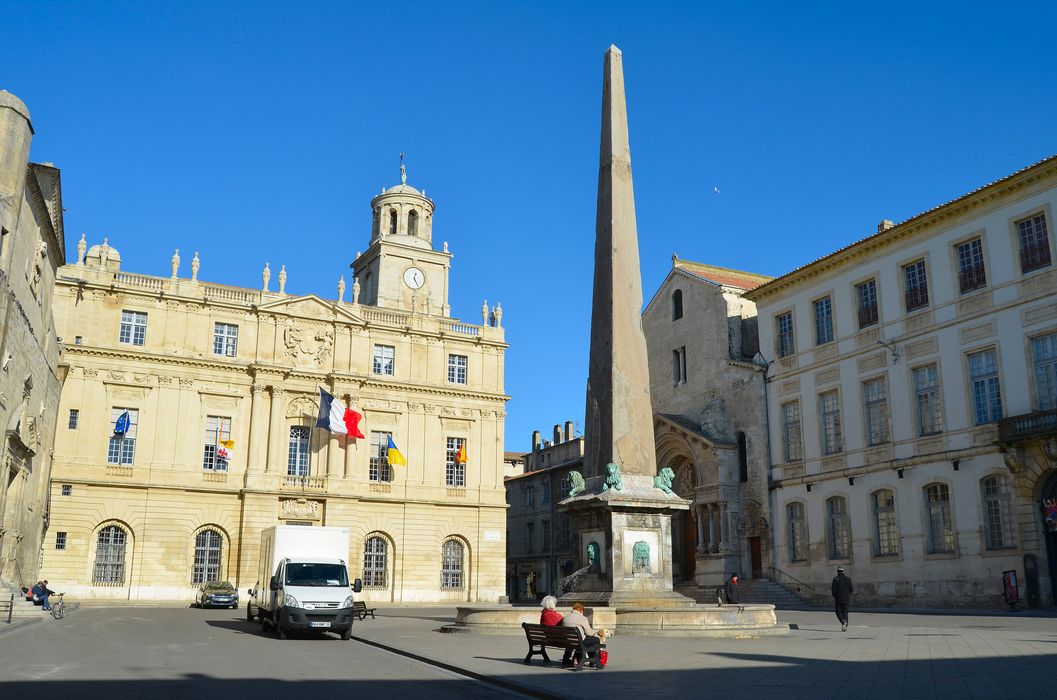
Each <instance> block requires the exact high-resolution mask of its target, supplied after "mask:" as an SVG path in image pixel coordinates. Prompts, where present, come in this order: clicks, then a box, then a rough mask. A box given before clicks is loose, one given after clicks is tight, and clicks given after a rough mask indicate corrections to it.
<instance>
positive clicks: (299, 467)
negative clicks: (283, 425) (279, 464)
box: [286, 425, 311, 476]
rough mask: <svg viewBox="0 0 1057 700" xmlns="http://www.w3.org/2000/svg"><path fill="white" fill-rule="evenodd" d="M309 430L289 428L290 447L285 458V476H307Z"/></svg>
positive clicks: (301, 427)
mask: <svg viewBox="0 0 1057 700" xmlns="http://www.w3.org/2000/svg"><path fill="white" fill-rule="evenodd" d="M310 431H311V428H308V427H306V426H303V425H292V426H290V447H289V450H288V451H287V456H286V475H287V476H308V467H309V455H310V453H309V451H308V441H309V436H310Z"/></svg>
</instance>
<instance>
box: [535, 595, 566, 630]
mask: <svg viewBox="0 0 1057 700" xmlns="http://www.w3.org/2000/svg"><path fill="white" fill-rule="evenodd" d="M542 605H543V610H541V611H540V624H541V625H547V627H557V626H558V625H560V624H561V623H562V614H561V613H560V612H558V611H557V610H555V608H557V607H558V599H557V598H555V597H554V596H552V595H549V596H547V597H546V598H544V599H543V603H542Z"/></svg>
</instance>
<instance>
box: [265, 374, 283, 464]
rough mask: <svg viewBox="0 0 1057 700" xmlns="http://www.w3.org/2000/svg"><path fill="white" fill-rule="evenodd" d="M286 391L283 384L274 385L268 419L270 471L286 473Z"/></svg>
mask: <svg viewBox="0 0 1057 700" xmlns="http://www.w3.org/2000/svg"><path fill="white" fill-rule="evenodd" d="M285 393H286V392H284V391H283V388H282V387H281V386H275V385H274V384H273V385H272V411H271V415H270V416H269V420H268V472H270V473H272V474H285V473H286V468H285V467H284V466H283V460H284V457H285V456H286V453H285V452H284V451H283V449H282V448H283V436H282V431H283V422H284V421H283V414H284V411H283V397H284V394H285Z"/></svg>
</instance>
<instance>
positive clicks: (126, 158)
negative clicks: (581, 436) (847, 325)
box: [0, 0, 1057, 450]
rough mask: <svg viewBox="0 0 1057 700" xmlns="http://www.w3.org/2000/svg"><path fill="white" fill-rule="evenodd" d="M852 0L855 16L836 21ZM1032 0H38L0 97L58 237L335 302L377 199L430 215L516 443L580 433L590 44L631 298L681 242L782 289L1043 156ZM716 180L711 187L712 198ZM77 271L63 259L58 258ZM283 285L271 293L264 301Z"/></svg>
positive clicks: (1044, 93)
mask: <svg viewBox="0 0 1057 700" xmlns="http://www.w3.org/2000/svg"><path fill="white" fill-rule="evenodd" d="M852 6H856V7H855V8H854V9H852ZM1055 21H1057V9H1055V8H1054V6H1053V5H1052V4H1050V3H976V4H974V3H912V4H900V3H889V2H886V3H879V4H867V3H833V4H808V3H778V2H775V3H753V4H749V3H701V2H698V3H686V4H681V3H620V2H606V3H531V4H512V3H484V2H480V3H469V4H458V3H420V2H399V3H363V4H360V3H337V2H336V3H315V2H301V3H269V2H253V3H234V2H219V3H217V2H182V3H168V4H162V3H133V2H128V3H116V2H115V3H106V4H103V3H98V4H93V3H89V2H78V3H53V2H44V1H40V0H37V1H35V2H24V3H16V4H15V5H14V6H12V7H8V8H6V9H5V27H4V30H5V31H4V37H5V49H6V50H5V55H4V59H3V62H2V63H0V88H3V89H7V90H10V91H11V92H13V93H15V94H16V95H18V96H19V97H21V98H22V99H23V100H24V101H25V102H26V103H27V104H28V106H29V108H30V110H31V112H32V115H33V123H34V127H35V128H36V136H35V138H34V141H33V150H32V154H31V157H32V158H33V160H36V161H51V162H54V163H55V164H56V165H57V166H59V167H60V168H61V169H62V175H63V193H64V201H65V204H66V207H67V212H66V230H67V245H68V248H69V249H70V250H71V251H72V250H73V249H74V247H75V242H76V240H77V238H79V236H80V233H81V232H82V231H84V232H86V233H87V234H88V239H89V241H90V242H93V243H95V242H100V241H101V239H102V237H103V236H108V237H109V238H110V242H111V243H112V244H113V245H114V246H115V247H117V248H118V249H119V250H120V251H121V254H122V258H123V269H126V270H130V271H135V272H141V273H146V274H161V275H168V274H169V258H170V256H171V255H172V250H173V248H176V247H178V248H180V250H181V254H182V255H183V256H184V264H185V269H184V270H183V273H184V274H187V269H186V265H187V263H188V262H189V261H190V257H191V254H193V251H195V250H197V251H199V255H200V257H201V260H202V268H201V272H200V277H201V278H202V279H206V280H210V281H216V282H220V283H226V284H239V285H246V286H251V287H256V286H257V285H258V284H259V283H260V270H261V268H262V267H263V265H264V261H265V260H268V261H269V262H270V263H271V266H272V269H273V270H277V269H278V267H279V265H280V264H284V263H285V264H286V268H287V271H288V273H289V281H288V284H287V291H288V292H290V293H295V294H302V293H316V294H319V295H321V296H324V297H328V298H334V297H335V295H336V282H337V278H338V276H339V275H341V274H342V273H346V272H347V270H348V267H347V266H348V263H349V262H350V261H351V260H352V259H353V257H354V256H355V253H356V251H357V250H363V249H364V248H366V245H367V242H368V240H369V234H370V208H369V206H368V202H369V200H370V198H371V197H372V196H373V195H374V194H376V193H377V192H378V191H379V190H380V188H381V187H382V186H392V185H393V184H396V183H397V182H398V181H399V172H398V160H397V154H398V153H399V152H400V151H404V152H406V153H407V165H408V181H409V183H410V184H413V185H416V186H418V187H425V188H426V190H427V193H428V194H429V195H430V196H431V197H432V198H433V199H434V200H435V202H436V203H437V212H436V217H435V223H434V238H435V241H436V242H437V244H438V245H439V242H440V241H444V240H447V241H448V242H449V245H450V247H451V250H452V252H453V253H455V259H454V263H453V268H452V273H451V289H452V291H451V304H452V311H453V315H455V316H459V317H462V318H463V319H465V320H466V321H468V322H472V323H476V322H479V320H480V306H481V301H482V299H484V298H487V299H488V300H489V302H490V303H495V302H496V301H501V302H502V305H503V310H504V318H503V321H504V325H505V326H506V327H507V339H508V341H509V342H510V344H511V347H510V350H509V351H508V354H507V364H506V368H507V374H506V379H507V391H508V393H509V394H511V395H512V396H513V399H512V400H511V402H510V404H509V407H508V415H507V425H506V428H507V433H506V435H507V439H506V446H507V449H521V450H524V449H527V448H528V447H529V435H530V432H531V431H532V430H533V429H534V428H540V429H542V430H543V431H544V433H545V434H547V432H548V429H549V426H551V425H553V424H554V423H558V422H563V421H565V420H566V419H572V420H575V421H577V423H578V424H579V423H582V420H583V411H584V390H585V386H586V380H587V378H586V374H587V352H588V347H587V346H588V339H589V315H590V290H591V264H592V254H593V238H594V215H595V187H596V184H597V172H598V131H599V109H600V95H601V73H602V55H603V52H604V51H605V49H606V47H608V46H609V44H610V43H616V44H617V45H618V46H620V47H621V49H622V50H623V52H624V64H625V78H626V81H627V91H628V99H629V114H630V125H631V147H632V161H633V169H634V177H635V193H636V207H637V214H638V223H639V246H640V254H641V259H642V272H643V286H644V293H645V296H646V298H647V300H648V298H649V297H650V295H651V294H652V293H653V292H654V291H655V290H656V288H657V286H658V285H659V284H660V282H661V281H662V280H663V279H664V276H665V275H666V274H667V272H668V270H669V268H670V265H671V255H672V253H678V254H679V256H680V257H684V258H689V259H693V260H700V261H704V262H709V263H712V264H716V265H723V266H727V267H734V268H739V269H745V270H751V271H754V272H761V273H766V274H772V275H776V274H781V273H783V272H786V271H788V270H789V269H791V268H793V267H796V266H798V265H800V264H803V263H805V262H807V261H809V260H812V259H814V258H816V257H818V256H820V255H823V254H825V253H827V252H830V251H832V250H834V249H836V248H838V247H840V246H842V245H845V244H846V243H848V242H850V241H852V240H855V239H858V238H861V237H863V236H865V235H868V234H870V233H871V232H873V231H874V230H875V227H876V224H877V222H878V221H879V220H881V219H883V218H888V219H893V220H896V221H899V220H902V219H905V218H907V217H909V216H912V215H913V214H915V213H917V212H919V211H922V210H924V209H927V208H929V207H931V206H934V205H935V204H938V203H940V202H943V201H946V200H948V199H951V198H953V197H956V196H958V195H960V194H963V193H965V192H967V191H969V190H971V189H974V188H975V187H978V186H979V185H982V184H984V183H986V182H989V181H991V180H994V179H997V178H999V177H1002V176H1004V175H1006V174H1008V173H1010V172H1012V171H1014V170H1016V169H1018V168H1020V167H1023V166H1025V165H1028V164H1030V163H1032V162H1035V161H1037V160H1039V159H1041V158H1043V157H1045V156H1048V155H1051V154H1054V153H1057V129H1055V126H1054V125H1055V124H1057V119H1055V115H1057V90H1055V89H1054V88H1055V79H1054V76H1057V52H1055V51H1054V50H1053V48H1052V34H1053V29H1054V24H1055ZM715 188H719V193H718V194H717V193H716V192H715ZM71 254H72V253H71ZM273 284H274V282H273Z"/></svg>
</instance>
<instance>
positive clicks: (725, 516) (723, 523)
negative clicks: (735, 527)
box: [720, 503, 730, 549]
mask: <svg viewBox="0 0 1057 700" xmlns="http://www.w3.org/2000/svg"><path fill="white" fill-rule="evenodd" d="M720 508H721V509H722V510H721V511H720V528H721V533H720V539H721V540H722V545H723V546H722V547H721V549H728V548H729V547H730V513H729V511H728V510H727V504H726V503H724V504H722V505H721V506H720Z"/></svg>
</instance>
